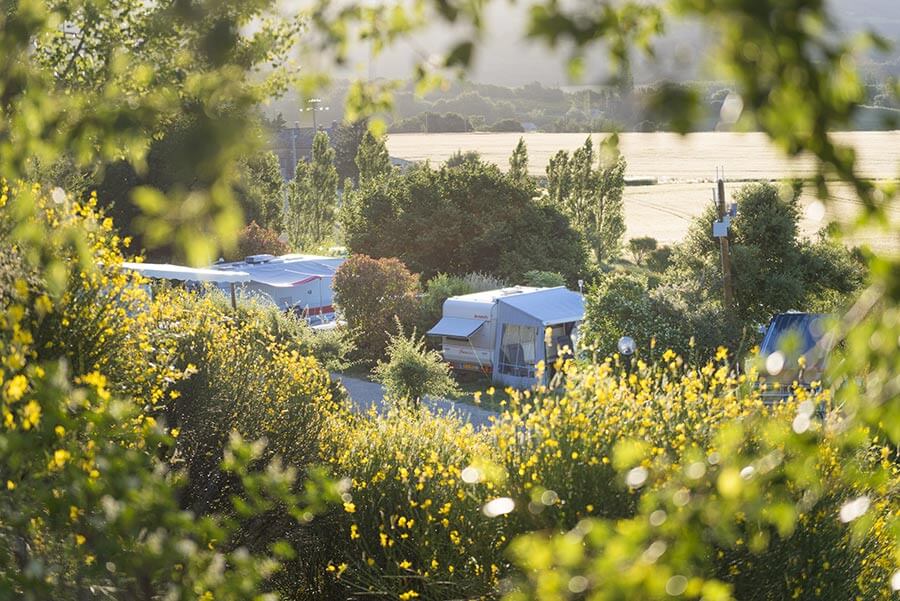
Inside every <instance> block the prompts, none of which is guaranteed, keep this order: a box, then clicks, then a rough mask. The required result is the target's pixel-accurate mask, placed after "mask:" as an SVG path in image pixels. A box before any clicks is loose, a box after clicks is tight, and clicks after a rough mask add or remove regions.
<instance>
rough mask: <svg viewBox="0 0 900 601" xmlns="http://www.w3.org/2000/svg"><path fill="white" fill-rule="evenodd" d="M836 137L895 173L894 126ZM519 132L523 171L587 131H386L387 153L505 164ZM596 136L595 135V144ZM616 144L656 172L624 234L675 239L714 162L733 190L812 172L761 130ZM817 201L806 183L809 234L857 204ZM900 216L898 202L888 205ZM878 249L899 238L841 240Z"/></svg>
mask: <svg viewBox="0 0 900 601" xmlns="http://www.w3.org/2000/svg"><path fill="white" fill-rule="evenodd" d="M834 135H835V138H836V139H837V140H839V141H840V142H843V143H846V144H850V145H852V146H853V147H854V148H855V149H856V151H857V153H858V156H859V157H860V171H861V173H863V174H864V175H866V176H867V177H871V178H873V179H895V178H897V177H898V176H900V131H893V132H839V133H836V134H834ZM519 137H524V138H525V142H526V144H527V145H528V157H529V171H530V172H531V173H532V174H533V175H542V174H544V170H545V168H546V166H547V161H548V160H549V158H550V156H552V155H553V154H554V153H555V152H556V151H557V150H561V149H564V150H570V151H571V150H574V149H575V148H577V147H578V146H580V145H581V144H582V143H583V142H584V139H585V137H586V134H544V133H531V134H515V133H510V134H506V133H502V134H492V133H470V134H395V135H392V136H390V137H389V138H388V143H387V145H388V150H389V151H390V154H391V156H393V157H399V158H402V159H406V160H410V161H424V160H430V161H432V163H440V162H442V161H445V160H446V159H447V158H449V157H450V156H451V155H452V154H453V153H454V152H456V151H457V150H462V151H468V150H476V151H478V152H479V153H480V154H481V156H482V157H484V158H485V159H486V160H488V161H490V162H493V163H496V164H497V165H499V166H500V167H501V168H506V166H507V164H508V163H507V161H508V158H509V155H510V153H511V152H512V150H513V148H515V145H516V143H517V142H518V140H519ZM601 139H602V136H601V135H599V134H594V141H595V143H599V142H600V141H601ZM619 139H620V144H619V148H620V150H621V152H622V154H623V155H624V156H625V158H626V160H627V161H628V168H627V170H626V177H628V178H655V180H656V181H658V182H659V183H658V184H657V185H650V186H629V187H627V188H626V189H625V218H626V226H627V228H628V229H627V233H626V237H627V238H634V237H638V236H652V237H654V238H656V239H657V240H659V241H660V242H663V243H672V242H677V241H679V240H681V239H682V238H683V237H684V235H685V233H686V232H687V228H688V226H689V225H690V222H691V220H692V219H693V218H694V217H696V216H697V215H699V214H700V213H701V212H702V211H703V209H704V207H706V206H707V205H708V204H709V203H711V202H712V187H713V184H712V180H713V179H714V177H715V169H716V166H722V167H724V169H725V176H726V179H727V180H728V182H729V183H728V186H727V188H728V190H729V191H734V190H736V189H737V188H738V187H739V186H740V185H741V184H740V183H739V182H742V181H748V180H778V179H783V178H786V177H806V176H809V175H811V174H812V173H813V167H812V162H811V161H810V160H809V159H808V158H793V159H790V158H787V157H785V156H784V155H783V154H782V153H781V152H780V151H779V150H778V149H777V148H776V147H774V146H773V145H772V144H770V143H769V142H768V140H767V139H766V137H765V136H764V135H763V134H760V133H746V134H736V133H717V132H708V133H697V134H691V135H689V136H683V137H682V136H679V135H677V134H671V133H625V134H620V136H619ZM815 201H816V199H815V194H814V192H813V191H812V190H807V191H806V192H805V193H804V194H803V196H802V198H801V204H802V205H803V206H804V209H805V214H804V219H803V221H802V223H801V227H802V228H803V231H804V233H806V234H808V235H812V234H814V233H815V232H816V231H817V230H818V229H819V228H820V227H822V226H824V225H825V224H827V223H828V222H830V221H835V220H836V221H841V222H846V221H848V220H850V219H851V218H852V217H853V215H854V214H855V212H856V211H857V210H858V208H859V204H858V202H857V201H856V200H855V199H854V194H853V192H852V190H851V189H850V188H849V187H847V186H844V185H840V184H835V185H833V186H832V198H831V199H830V200H829V202H828V203H827V209H826V211H825V214H824V215H823V216H821V218H818V219H816V218H815V217H818V215H817V211H816V210H815V209H813V210H812V211H808V210H806V209H807V208H808V207H809V206H810V204H811V203H814V202H815ZM890 214H891V216H892V220H894V221H895V222H900V207H895V208H894V209H893V210H892V211H891V212H890ZM847 242H848V243H850V244H865V245H868V246H871V247H872V248H873V249H877V250H880V251H882V252H884V251H898V250H900V241H898V240H896V239H895V238H894V237H893V236H889V235H887V234H884V233H881V232H872V231H868V232H857V233H854V234H853V235H852V236H850V237H849V238H848V240H847Z"/></svg>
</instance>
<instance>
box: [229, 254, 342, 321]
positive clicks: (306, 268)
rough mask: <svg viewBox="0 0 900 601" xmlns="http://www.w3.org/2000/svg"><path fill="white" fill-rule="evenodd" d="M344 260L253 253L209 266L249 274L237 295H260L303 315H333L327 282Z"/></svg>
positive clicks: (280, 306)
mask: <svg viewBox="0 0 900 601" xmlns="http://www.w3.org/2000/svg"><path fill="white" fill-rule="evenodd" d="M344 261H345V259H343V258H337V257H320V256H316V255H301V254H290V255H282V256H280V257H275V256H273V255H253V256H250V257H247V258H245V259H244V260H243V261H237V262H233V263H217V264H215V265H213V266H212V269H215V270H218V271H225V272H229V271H235V272H243V273H247V274H249V279H248V281H246V282H244V283H243V284H241V285H240V286H239V287H238V294H239V295H245V296H256V297H262V298H263V299H266V300H270V301H271V302H272V303H274V304H275V305H276V306H277V307H278V308H280V309H283V310H286V311H287V310H291V311H295V312H297V313H298V314H300V315H303V316H305V317H311V316H314V315H324V316H333V315H334V300H333V295H332V288H331V282H332V279H333V278H334V272H335V271H336V270H337V268H338V267H340V265H341V264H342V263H343V262H344Z"/></svg>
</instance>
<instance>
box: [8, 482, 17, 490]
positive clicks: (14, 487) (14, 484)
mask: <svg viewBox="0 0 900 601" xmlns="http://www.w3.org/2000/svg"><path fill="white" fill-rule="evenodd" d="M15 489H16V483H15V482H13V481H12V480H7V481H6V490H15Z"/></svg>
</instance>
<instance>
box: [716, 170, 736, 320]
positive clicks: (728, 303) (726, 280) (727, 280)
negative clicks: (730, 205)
mask: <svg viewBox="0 0 900 601" xmlns="http://www.w3.org/2000/svg"><path fill="white" fill-rule="evenodd" d="M717 175H718V174H717ZM716 192H717V194H716V196H717V197H718V198H717V199H716V200H717V202H716V208H717V210H718V214H719V221H721V222H725V223H727V224H728V225H726V232H727V230H728V229H730V228H729V227H728V226H729V225H730V223H729V221H730V217H728V211H727V209H726V207H725V174H724V172H723V173H722V175H721V176H720V177H719V178H718V180H717V182H716ZM719 248H720V250H721V252H722V288H723V289H724V292H725V307H726V308H730V307H732V306H733V304H734V281H733V279H732V277H731V252H730V250H729V247H728V236H727V234H726V235H725V236H719Z"/></svg>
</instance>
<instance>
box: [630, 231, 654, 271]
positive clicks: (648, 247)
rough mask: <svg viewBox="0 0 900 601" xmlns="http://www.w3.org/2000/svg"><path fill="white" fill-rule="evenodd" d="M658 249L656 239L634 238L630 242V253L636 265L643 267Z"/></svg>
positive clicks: (646, 237)
mask: <svg viewBox="0 0 900 601" xmlns="http://www.w3.org/2000/svg"><path fill="white" fill-rule="evenodd" d="M656 249H657V242H656V238H651V237H649V236H645V237H642V238H632V239H631V240H629V241H628V252H629V253H631V259H632V260H633V261H634V263H635V265H643V264H644V262H645V261H646V260H647V259H648V258H649V257H650V255H652V254H653V252H654V251H656Z"/></svg>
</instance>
